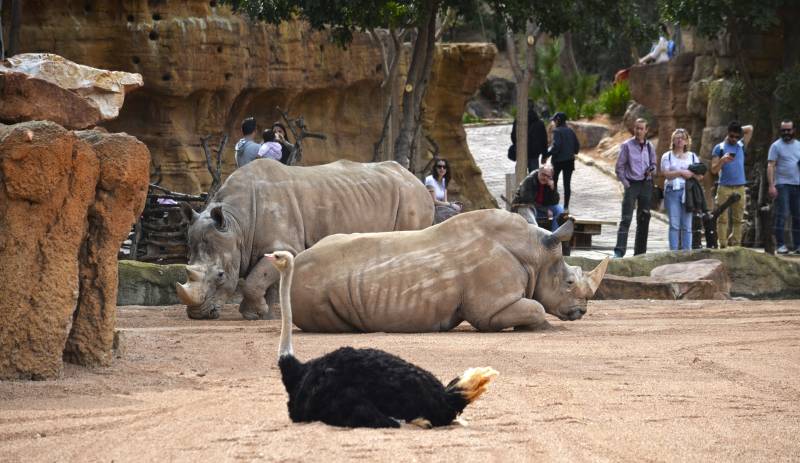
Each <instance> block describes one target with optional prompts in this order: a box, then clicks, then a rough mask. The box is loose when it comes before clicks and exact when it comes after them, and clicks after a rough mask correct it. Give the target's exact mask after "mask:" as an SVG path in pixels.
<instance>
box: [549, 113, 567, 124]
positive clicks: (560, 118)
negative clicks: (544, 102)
mask: <svg viewBox="0 0 800 463" xmlns="http://www.w3.org/2000/svg"><path fill="white" fill-rule="evenodd" d="M550 120H551V121H557V122H559V121H560V122H567V115H566V114H564V113H561V112H559V113H555V114H553V117H551V118H550Z"/></svg>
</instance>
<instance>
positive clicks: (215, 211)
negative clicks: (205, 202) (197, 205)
mask: <svg viewBox="0 0 800 463" xmlns="http://www.w3.org/2000/svg"><path fill="white" fill-rule="evenodd" d="M210 215H211V219H213V220H214V226H215V227H217V229H218V230H221V231H224V230H225V229H226V227H225V215H224V214H223V213H222V206H216V207H213V208H211V212H210Z"/></svg>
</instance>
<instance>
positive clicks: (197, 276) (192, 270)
mask: <svg viewBox="0 0 800 463" xmlns="http://www.w3.org/2000/svg"><path fill="white" fill-rule="evenodd" d="M186 275H187V276H188V277H189V281H200V280H202V279H203V272H202V271H200V270H198V268H197V267H196V266H194V265H190V266H188V267H186Z"/></svg>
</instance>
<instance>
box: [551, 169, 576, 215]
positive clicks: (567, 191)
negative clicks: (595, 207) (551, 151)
mask: <svg viewBox="0 0 800 463" xmlns="http://www.w3.org/2000/svg"><path fill="white" fill-rule="evenodd" d="M573 170H575V160H574V159H572V160H570V161H558V162H554V163H553V183H555V185H556V190H558V176H559V174H560V173H561V172H564V209H569V197H570V196H572V188H571V187H570V186H571V184H572V171H573Z"/></svg>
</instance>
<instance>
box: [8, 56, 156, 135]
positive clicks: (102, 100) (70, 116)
mask: <svg viewBox="0 0 800 463" xmlns="http://www.w3.org/2000/svg"><path fill="white" fill-rule="evenodd" d="M142 85H143V82H142V76H141V75H139V74H132V73H128V72H119V71H106V70H104V69H95V68H92V67H89V66H84V65H81V64H77V63H73V62H72V61H70V60H68V59H65V58H62V57H61V56H58V55H53V54H50V53H25V54H20V55H16V56H14V57H12V58H9V59H7V60H6V61H3V62H2V63H0V121H1V122H6V123H13V122H25V121H30V120H50V121H53V122H56V123H57V124H60V125H62V126H64V127H66V128H68V129H84V128H87V127H92V126H94V125H96V124H98V123H99V122H101V121H109V120H112V119H115V118H116V117H117V115H118V114H119V110H120V108H121V107H122V103H123V102H124V101H125V94H126V93H128V92H130V91H132V90H135V89H137V88H139V87H141V86H142Z"/></svg>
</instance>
